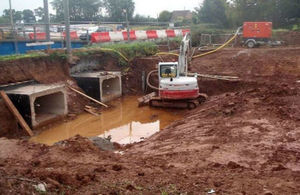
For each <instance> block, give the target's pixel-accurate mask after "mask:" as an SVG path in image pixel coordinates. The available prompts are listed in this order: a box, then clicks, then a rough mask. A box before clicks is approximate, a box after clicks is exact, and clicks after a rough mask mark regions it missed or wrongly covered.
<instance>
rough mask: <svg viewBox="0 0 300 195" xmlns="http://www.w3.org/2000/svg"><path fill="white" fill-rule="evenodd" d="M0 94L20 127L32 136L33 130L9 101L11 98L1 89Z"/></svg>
mask: <svg viewBox="0 0 300 195" xmlns="http://www.w3.org/2000/svg"><path fill="white" fill-rule="evenodd" d="M0 95H1V97H2V99H3V101H4V102H5V104H6V106H7V107H8V109H9V110H10V111H11V113H12V114H13V115H14V117H15V118H16V119H17V121H18V122H19V124H20V125H21V127H22V128H23V129H24V130H25V131H26V132H27V133H28V134H29V135H30V136H33V132H32V131H31V129H30V127H29V126H28V125H27V123H26V121H25V120H24V118H23V117H22V116H21V114H20V113H19V111H18V110H17V108H16V107H15V105H14V104H13V103H12V102H11V100H10V99H9V97H8V96H7V94H6V93H5V92H4V91H3V90H1V91H0Z"/></svg>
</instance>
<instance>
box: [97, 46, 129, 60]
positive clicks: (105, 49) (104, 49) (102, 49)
mask: <svg viewBox="0 0 300 195" xmlns="http://www.w3.org/2000/svg"><path fill="white" fill-rule="evenodd" d="M100 50H101V51H112V52H115V53H117V54H119V55H120V56H121V57H122V58H123V59H124V60H126V61H127V62H129V60H128V58H126V57H125V56H124V55H123V54H122V53H121V52H119V51H117V50H114V49H109V48H100Z"/></svg>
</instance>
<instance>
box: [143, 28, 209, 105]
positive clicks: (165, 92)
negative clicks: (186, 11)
mask: <svg viewBox="0 0 300 195" xmlns="http://www.w3.org/2000/svg"><path fill="white" fill-rule="evenodd" d="M190 49H191V35H190V34H189V33H187V34H186V35H185V36H184V38H183V40H182V42H181V46H180V53H179V59H178V62H161V63H159V64H158V78H159V88H158V94H159V95H158V96H154V97H151V99H150V100H149V105H150V106H154V107H175V108H189V109H193V108H196V107H197V105H199V104H200V103H202V102H203V101H205V100H206V98H207V96H206V95H205V94H200V93H199V86H198V81H197V74H191V73H188V58H189V53H190ZM152 72H153V71H152ZM150 75H151V73H149V75H148V78H147V83H148V85H149V86H150V87H152V88H155V87H153V86H152V85H151V84H150V83H149V77H150Z"/></svg>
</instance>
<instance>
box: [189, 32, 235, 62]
mask: <svg viewBox="0 0 300 195" xmlns="http://www.w3.org/2000/svg"><path fill="white" fill-rule="evenodd" d="M236 37H237V34H235V35H234V36H233V37H232V38H231V39H229V40H228V41H227V42H226V43H224V44H223V45H221V46H220V47H218V48H217V49H215V50H212V51H209V52H206V53H202V54H199V55H196V56H193V57H192V59H195V58H199V57H202V56H206V55H209V54H212V53H215V52H217V51H219V50H220V49H223V48H224V47H226V46H227V45H228V44H229V43H230V42H231V41H233V40H234V39H235V38H236Z"/></svg>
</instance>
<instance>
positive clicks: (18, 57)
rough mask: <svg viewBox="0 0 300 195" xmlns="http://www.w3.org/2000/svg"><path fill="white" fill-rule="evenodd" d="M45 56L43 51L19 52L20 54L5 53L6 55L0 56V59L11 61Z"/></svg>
mask: <svg viewBox="0 0 300 195" xmlns="http://www.w3.org/2000/svg"><path fill="white" fill-rule="evenodd" d="M42 56H47V54H45V53H41V52H39V53H30V54H21V55H7V56H0V61H12V60H19V59H25V58H37V57H42Z"/></svg>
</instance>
